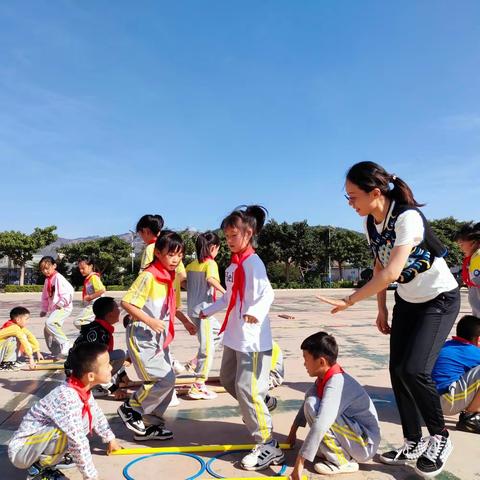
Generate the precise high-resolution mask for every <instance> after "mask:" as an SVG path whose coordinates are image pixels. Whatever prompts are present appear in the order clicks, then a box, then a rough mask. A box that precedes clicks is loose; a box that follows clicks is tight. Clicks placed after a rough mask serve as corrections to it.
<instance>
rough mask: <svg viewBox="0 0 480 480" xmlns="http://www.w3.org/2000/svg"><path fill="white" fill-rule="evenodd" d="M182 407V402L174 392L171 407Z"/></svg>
mask: <svg viewBox="0 0 480 480" xmlns="http://www.w3.org/2000/svg"><path fill="white" fill-rule="evenodd" d="M179 405H180V400H179V399H178V397H177V392H176V391H175V390H174V391H173V395H172V399H171V400H170V403H169V404H168V406H169V407H178V406H179Z"/></svg>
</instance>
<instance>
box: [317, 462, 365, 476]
mask: <svg viewBox="0 0 480 480" xmlns="http://www.w3.org/2000/svg"><path fill="white" fill-rule="evenodd" d="M313 468H314V469H315V471H316V472H317V473H321V474H322V475H338V474H339V473H354V472H358V463H357V462H355V461H353V460H351V461H349V462H347V463H344V464H343V465H335V464H334V463H331V462H328V461H327V460H322V461H321V462H318V463H315V464H314V465H313Z"/></svg>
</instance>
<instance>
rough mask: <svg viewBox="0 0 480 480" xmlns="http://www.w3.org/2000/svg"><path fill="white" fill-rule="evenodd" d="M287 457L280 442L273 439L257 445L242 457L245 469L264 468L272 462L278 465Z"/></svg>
mask: <svg viewBox="0 0 480 480" xmlns="http://www.w3.org/2000/svg"><path fill="white" fill-rule="evenodd" d="M284 458H285V455H284V454H283V452H282V450H281V449H280V447H279V445H278V442H277V441H276V440H272V441H270V442H268V443H260V444H258V445H255V447H254V448H253V450H252V451H251V452H250V453H249V454H248V455H246V456H245V457H243V458H242V467H243V468H244V469H245V470H263V469H265V468H267V467H269V466H270V465H271V464H272V463H273V464H274V465H278V464H279V463H282V462H283V460H284Z"/></svg>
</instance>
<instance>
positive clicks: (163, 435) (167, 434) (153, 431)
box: [133, 425, 173, 441]
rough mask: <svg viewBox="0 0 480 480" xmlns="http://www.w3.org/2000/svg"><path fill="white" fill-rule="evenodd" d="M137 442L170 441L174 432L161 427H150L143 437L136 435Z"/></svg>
mask: <svg viewBox="0 0 480 480" xmlns="http://www.w3.org/2000/svg"><path fill="white" fill-rule="evenodd" d="M133 438H134V439H135V440H140V441H142V440H170V439H171V438H173V432H171V431H170V430H167V429H166V428H164V427H161V426H159V425H150V426H149V427H147V429H146V430H145V433H144V434H143V435H134V436H133Z"/></svg>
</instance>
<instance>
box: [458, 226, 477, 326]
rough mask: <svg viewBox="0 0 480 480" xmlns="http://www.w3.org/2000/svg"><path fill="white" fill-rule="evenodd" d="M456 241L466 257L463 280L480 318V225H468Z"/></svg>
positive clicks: (462, 229)
mask: <svg viewBox="0 0 480 480" xmlns="http://www.w3.org/2000/svg"><path fill="white" fill-rule="evenodd" d="M455 240H456V241H457V243H458V245H459V247H460V248H461V250H462V252H463V253H464V255H465V258H464V259H463V266H462V279H463V282H464V283H465V285H466V286H467V287H468V302H469V303H470V306H471V307H472V313H473V315H475V316H476V317H480V223H473V222H472V223H467V224H466V225H464V226H463V227H462V228H461V229H460V231H459V232H458V233H457V235H456V238H455Z"/></svg>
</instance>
